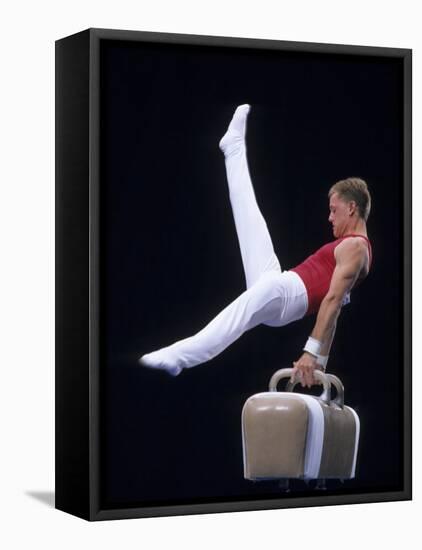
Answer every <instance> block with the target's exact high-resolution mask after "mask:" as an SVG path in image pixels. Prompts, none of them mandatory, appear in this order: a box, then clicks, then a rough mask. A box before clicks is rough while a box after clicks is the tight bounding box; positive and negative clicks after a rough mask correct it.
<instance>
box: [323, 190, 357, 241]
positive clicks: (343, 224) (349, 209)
mask: <svg viewBox="0 0 422 550" xmlns="http://www.w3.org/2000/svg"><path fill="white" fill-rule="evenodd" d="M353 212H354V202H346V201H344V200H342V199H340V198H339V196H338V193H333V194H332V195H331V197H330V216H329V218H328V221H329V222H330V223H331V225H332V226H333V234H334V237H336V239H339V238H340V237H342V236H343V235H345V234H346V233H347V230H348V226H349V223H350V220H351V216H352V215H353Z"/></svg>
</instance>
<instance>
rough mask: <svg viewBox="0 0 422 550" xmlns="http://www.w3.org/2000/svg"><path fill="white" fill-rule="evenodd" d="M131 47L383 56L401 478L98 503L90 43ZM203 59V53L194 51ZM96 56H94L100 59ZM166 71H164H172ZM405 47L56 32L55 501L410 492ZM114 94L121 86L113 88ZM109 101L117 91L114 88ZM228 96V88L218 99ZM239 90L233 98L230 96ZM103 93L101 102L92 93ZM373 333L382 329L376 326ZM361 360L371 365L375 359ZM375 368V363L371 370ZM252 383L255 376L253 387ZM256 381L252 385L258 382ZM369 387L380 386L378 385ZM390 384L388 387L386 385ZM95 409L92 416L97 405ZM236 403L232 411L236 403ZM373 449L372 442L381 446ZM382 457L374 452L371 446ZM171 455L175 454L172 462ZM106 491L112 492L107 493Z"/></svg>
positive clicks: (176, 511) (97, 193)
mask: <svg viewBox="0 0 422 550" xmlns="http://www.w3.org/2000/svg"><path fill="white" fill-rule="evenodd" d="M106 43H107V44H120V45H123V48H124V47H125V46H127V47H132V46H134V47H135V48H138V49H139V48H142V46H143V45H144V46H145V47H146V46H147V45H148V46H151V45H152V46H157V47H164V49H163V50H162V51H161V54H162V55H163V56H165V54H166V53H165V52H166V51H167V50H166V49H165V48H170V47H174V48H178V47H185V48H187V49H190V50H195V48H196V49H201V52H204V51H205V50H207V51H211V50H213V49H218V48H224V51H225V52H230V51H232V52H236V53H238V54H239V55H240V56H243V58H244V57H245V55H252V54H253V53H254V52H260V54H262V56H265V55H270V54H271V55H273V54H274V55H276V54H277V53H281V52H284V53H287V54H302V55H304V56H305V55H321V56H325V58H326V59H329V58H334V57H335V58H344V59H346V58H347V59H358V60H365V61H366V62H368V63H371V62H374V63H376V62H377V60H378V61H380V60H384V61H385V62H386V63H387V62H388V61H394V63H395V64H396V65H395V66H397V67H398V69H397V70H398V74H400V75H401V87H400V90H399V95H400V97H401V99H402V101H401V105H400V107H401V110H400V117H401V118H400V120H401V121H402V124H401V126H400V135H399V136H398V138H397V139H398V140H399V142H400V144H401V153H402V159H401V180H400V184H401V187H400V188H399V189H397V190H396V195H397V197H398V198H399V202H398V204H399V207H398V210H399V214H400V224H401V226H400V228H399V229H400V231H401V237H402V238H401V241H400V245H401V249H400V250H399V252H398V254H399V258H400V259H401V262H400V269H399V271H400V273H401V280H400V282H401V286H400V289H402V291H403V292H402V293H401V295H400V296H401V302H400V303H401V306H402V309H401V313H402V314H401V316H400V319H399V320H398V326H399V331H400V333H401V337H402V341H401V348H400V349H401V352H402V354H401V364H400V365H398V366H397V368H400V369H401V370H400V372H402V374H403V376H402V381H401V388H399V389H402V392H401V395H400V399H401V410H400V420H401V423H400V426H399V427H400V428H401V429H402V438H401V440H400V445H399V447H398V449H397V452H398V453H399V454H400V457H399V458H398V463H399V464H401V471H400V477H401V481H402V482H401V484H399V485H400V487H396V488H394V490H393V489H391V488H390V489H389V488H388V487H387V488H386V490H379V491H362V492H354V493H353V492H350V493H347V494H341V493H338V494H330V492H328V493H327V494H318V495H314V496H300V495H299V496H297V497H295V496H290V497H289V498H285V497H280V498H275V497H274V496H273V497H272V498H265V497H262V498H250V499H248V498H247V497H245V496H243V497H237V498H236V496H232V497H230V498H227V499H219V498H218V497H206V496H203V497H202V498H201V495H198V496H197V497H196V500H195V499H191V500H189V499H179V501H177V499H175V501H174V502H173V503H172V499H171V498H169V499H167V501H166V502H165V501H164V499H162V498H161V500H160V499H157V501H156V502H154V501H153V499H150V500H149V504H144V505H139V503H138V502H137V501H135V500H134V501H132V502H130V499H129V500H127V501H126V503H123V504H119V505H117V504H114V505H113V504H108V505H104V500H105V499H104V498H103V496H102V494H103V493H102V487H103V485H104V483H105V481H104V477H102V475H103V474H102V472H101V467H100V466H101V464H102V458H103V456H102V455H103V454H104V447H103V446H102V439H103V438H104V437H106V434H105V433H104V429H105V428H104V409H102V408H101V407H102V406H103V405H102V403H103V402H104V401H105V400H106V399H105V392H106V391H110V389H111V391H112V386H111V383H110V385H108V386H107V387H106V386H105V385H104V383H103V379H101V366H100V365H101V364H102V363H101V346H102V345H104V341H101V338H102V337H103V340H104V326H103V325H104V318H103V312H104V307H103V306H104V300H106V299H107V296H106V295H105V294H104V293H102V292H103V291H102V288H103V286H104V283H103V277H104V269H105V268H104V264H103V263H102V261H103V260H102V257H101V254H100V250H101V246H102V245H101V242H102V241H101V239H104V227H103V226H102V225H101V224H102V219H103V210H104V203H103V202H102V198H101V190H102V189H104V185H103V184H102V178H104V173H103V172H102V171H101V167H102V165H101V160H102V159H101V139H102V132H105V129H104V128H105V127H104V121H103V120H102V119H101V108H102V100H103V97H102V93H103V92H102V87H101V82H102V81H101V76H102V75H101V67H102V65H101V58H100V56H101V52H102V48H103V46H104V45H105V44H106ZM207 62H209V60H208V58H204V63H205V64H206V63H207ZM104 67H105V66H104ZM104 70H105V69H104ZM173 76H174V74H173ZM411 79H412V50H408V49H396V48H380V47H368V46H350V45H334V44H314V43H303V42H286V41H273V40H257V39H246V38H233V37H214V36H197V35H183V34H170V33H169V34H168V33H153V32H140V31H122V30H108V29H88V30H85V31H83V32H80V33H78V34H75V35H72V36H69V37H66V38H63V39H61V40H58V41H57V42H56V508H57V509H59V510H63V511H65V512H68V513H71V514H74V515H76V516H79V517H81V518H84V519H86V520H90V521H93V520H108V519H120V518H137V517H152V516H171V515H185V514H201V513H215V512H229V511H243V510H264V509H276V508H286V507H289V508H290V507H305V506H321V505H334V504H351V503H366V502H382V501H393V500H409V499H411V498H412V491H411V486H412V472H411V471H412V459H411V456H412V444H411V408H412V401H411V387H412V374H411V363H412V357H411V333H412V279H411V271H412V254H411V249H412V218H411V196H412V188H411V177H412V174H411V154H412V152H411V147H412V142H411V140H412V133H411V120H412V107H411V102H412V96H411V89H412V80H411ZM120 100H121V98H120ZM116 101H119V99H118V98H116ZM230 101H232V98H230V99H229V100H228V102H230ZM241 102H243V98H239V103H241ZM103 104H104V102H103ZM376 336H377V337H378V338H380V340H381V342H380V344H381V345H383V344H385V342H383V341H382V335H378V334H376ZM372 368H378V369H380V370H382V366H381V365H372ZM380 376H382V375H380ZM258 389H260V388H257V390H258ZM261 389H262V388H261ZM377 391H379V390H377ZM397 391H399V390H397ZM102 414H103V417H102ZM239 415H240V411H239ZM381 452H383V451H381ZM380 459H381V458H380ZM176 467H177V465H176ZM116 502H117V501H116Z"/></svg>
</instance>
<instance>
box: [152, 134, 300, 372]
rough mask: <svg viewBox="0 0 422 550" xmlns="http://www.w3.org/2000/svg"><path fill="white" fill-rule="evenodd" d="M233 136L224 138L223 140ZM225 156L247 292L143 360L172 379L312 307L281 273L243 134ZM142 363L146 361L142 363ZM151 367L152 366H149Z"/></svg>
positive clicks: (294, 281)
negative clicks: (245, 336)
mask: <svg viewBox="0 0 422 550" xmlns="http://www.w3.org/2000/svg"><path fill="white" fill-rule="evenodd" d="M226 136H228V133H227V134H226V135H225V136H224V138H223V140H224V139H225V138H226ZM228 137H229V142H228V145H227V144H226V146H225V148H224V149H223V146H222V145H223V140H222V141H221V142H220V147H221V148H222V150H223V151H224V155H225V163H226V172H227V181H228V186H229V195H230V202H231V206H232V210H233V216H234V221H235V226H236V231H237V236H238V239H239V245H240V252H241V256H242V262H243V268H244V272H245V278H246V290H245V291H244V292H243V293H242V294H241V295H240V296H239V297H238V298H236V299H235V300H234V301H233V302H232V303H231V304H229V305H228V306H227V307H226V308H224V309H223V310H222V311H221V312H220V313H219V314H218V315H217V316H216V317H215V318H214V319H213V320H212V321H211V322H210V323H209V324H208V325H206V326H205V327H204V328H203V329H202V330H200V331H199V332H198V333H196V334H194V335H193V336H191V337H189V338H185V339H184V340H180V341H178V342H176V343H174V344H172V345H171V346H168V347H166V348H162V349H160V350H158V351H156V352H153V353H151V354H148V355H146V356H144V358H145V359H146V360H148V359H149V358H151V363H152V362H153V363H154V364H151V365H150V366H155V367H157V368H164V369H166V370H168V371H169V372H171V373H172V374H178V373H179V372H180V371H181V369H183V368H189V367H194V366H195V365H199V364H201V363H204V362H205V361H209V360H210V359H212V358H213V357H215V356H216V355H218V354H219V353H221V352H222V351H223V350H224V349H225V348H227V347H228V346H229V345H230V344H231V343H233V342H234V341H235V340H236V339H237V338H239V337H240V336H241V335H242V334H243V333H244V332H246V331H247V330H250V329H251V328H253V327H255V326H257V325H259V324H265V325H269V326H272V327H278V326H283V325H286V324H288V323H291V322H293V321H296V320H298V319H301V318H302V317H303V316H304V315H305V313H306V310H307V307H308V297H307V292H306V288H305V285H304V283H303V281H302V279H301V278H300V277H299V275H297V274H296V273H294V272H293V271H284V272H282V270H281V268H280V264H279V261H278V259H277V256H276V255H275V253H274V248H273V244H272V241H271V237H270V234H269V232H268V228H267V224H266V222H265V220H264V218H263V216H262V214H261V212H260V210H259V207H258V205H257V202H256V199H255V194H254V190H253V186H252V181H251V178H250V174H249V169H248V163H247V157H246V144H245V139H244V135H242V134H241V133H237V132H235V133H233V132H231V134H230V135H229V136H228ZM141 361H142V359H141ZM146 364H147V363H146Z"/></svg>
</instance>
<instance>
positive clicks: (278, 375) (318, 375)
mask: <svg viewBox="0 0 422 550" xmlns="http://www.w3.org/2000/svg"><path fill="white" fill-rule="evenodd" d="M292 374H293V369H280V370H278V371H276V372H275V373H274V374H273V375H272V377H271V380H270V384H269V389H270V391H277V384H278V383H279V382H280V380H282V379H283V378H290V377H291V375H292ZM314 378H315V379H316V380H318V381H319V382H321V383H322V385H323V387H324V390H323V392H322V394H321V395H320V396H319V398H320V399H321V400H322V401H324V403H326V404H327V405H329V404H330V401H331V384H330V380H329V378H328V376H327V375H326V374H324V373H323V372H321V371H319V370H315V371H314Z"/></svg>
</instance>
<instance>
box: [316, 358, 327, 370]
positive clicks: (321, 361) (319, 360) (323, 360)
mask: <svg viewBox="0 0 422 550" xmlns="http://www.w3.org/2000/svg"><path fill="white" fill-rule="evenodd" d="M328 357H329V356H328V355H317V360H316V362H317V365H318V366H319V367H321V368H322V370H324V371H325V368H326V366H327V363H328Z"/></svg>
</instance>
